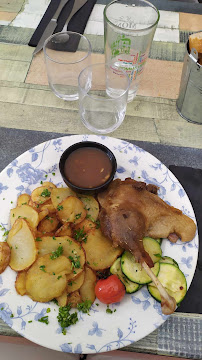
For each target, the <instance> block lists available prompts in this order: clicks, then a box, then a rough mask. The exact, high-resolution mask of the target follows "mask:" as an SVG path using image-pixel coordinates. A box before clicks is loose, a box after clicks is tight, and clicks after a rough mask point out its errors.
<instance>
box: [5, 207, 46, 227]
mask: <svg viewBox="0 0 202 360" xmlns="http://www.w3.org/2000/svg"><path fill="white" fill-rule="evenodd" d="M20 218H22V219H25V220H27V222H28V223H29V224H30V226H31V227H32V228H33V229H34V228H36V227H37V225H38V223H39V215H38V212H37V211H36V210H34V209H33V208H32V207H31V206H29V205H21V206H17V207H16V208H14V209H11V211H10V222H11V226H13V224H14V222H15V221H16V220H17V219H20Z"/></svg>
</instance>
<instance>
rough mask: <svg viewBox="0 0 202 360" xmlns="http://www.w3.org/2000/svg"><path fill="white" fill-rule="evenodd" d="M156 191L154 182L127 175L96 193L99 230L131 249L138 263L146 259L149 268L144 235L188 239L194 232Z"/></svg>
mask: <svg viewBox="0 0 202 360" xmlns="http://www.w3.org/2000/svg"><path fill="white" fill-rule="evenodd" d="M157 190H158V188H157V187H156V186H155V185H152V184H149V185H146V184H145V183H144V182H140V181H135V180H133V179H130V178H127V179H125V180H124V181H121V180H120V179H116V180H114V181H113V182H112V183H111V184H110V186H109V187H108V189H107V190H106V191H104V192H102V193H100V194H99V195H98V201H99V203H100V206H101V210H100V225H101V230H102V232H103V233H104V234H105V235H106V236H107V237H108V238H110V239H111V240H112V241H113V244H114V246H117V245H120V246H121V247H122V248H124V249H126V250H129V251H131V253H132V254H133V255H134V256H135V259H136V261H137V262H139V263H143V262H146V264H147V265H148V266H149V267H152V266H153V262H152V260H151V258H150V256H149V255H148V253H147V252H146V251H145V250H144V248H143V243H142V239H143V238H144V237H145V236H150V237H152V238H170V240H171V241H174V242H175V241H176V239H177V238H181V241H183V242H187V241H190V240H192V239H193V238H194V236H195V232H196V225H195V223H194V221H193V220H192V219H190V218H189V217H188V216H186V215H184V214H182V212H181V211H180V210H179V209H176V208H174V207H172V206H169V205H168V204H167V203H165V202H164V201H163V200H162V199H161V198H160V197H159V196H158V195H157Z"/></svg>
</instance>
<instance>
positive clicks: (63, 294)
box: [56, 288, 68, 306]
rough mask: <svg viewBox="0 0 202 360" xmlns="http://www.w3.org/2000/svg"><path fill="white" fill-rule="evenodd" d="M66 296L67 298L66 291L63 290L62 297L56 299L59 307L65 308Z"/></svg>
mask: <svg viewBox="0 0 202 360" xmlns="http://www.w3.org/2000/svg"><path fill="white" fill-rule="evenodd" d="M67 296H68V294H67V289H66V288H65V290H64V291H63V293H62V295H60V296H58V297H57V298H56V300H57V302H58V305H59V306H66V305H67Z"/></svg>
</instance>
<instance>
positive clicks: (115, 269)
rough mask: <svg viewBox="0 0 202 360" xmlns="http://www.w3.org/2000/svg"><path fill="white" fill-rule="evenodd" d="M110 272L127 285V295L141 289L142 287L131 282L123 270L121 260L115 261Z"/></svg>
mask: <svg viewBox="0 0 202 360" xmlns="http://www.w3.org/2000/svg"><path fill="white" fill-rule="evenodd" d="M110 272H111V273H112V274H114V275H117V276H118V278H119V279H120V280H121V282H122V283H123V284H124V285H125V288H126V293H128V294H132V293H134V292H136V291H137V290H139V289H140V288H141V285H139V284H137V283H135V282H132V281H130V280H129V279H128V278H127V277H126V276H125V275H124V274H123V273H122V270H121V258H120V257H119V258H118V259H116V260H115V262H114V263H113V265H112V266H111V267H110Z"/></svg>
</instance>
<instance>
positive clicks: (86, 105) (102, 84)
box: [78, 64, 130, 134]
mask: <svg viewBox="0 0 202 360" xmlns="http://www.w3.org/2000/svg"><path fill="white" fill-rule="evenodd" d="M78 84H79V85H78V86H79V112H80V116H81V120H82V122H83V124H84V125H85V126H86V127H87V128H88V129H89V130H91V131H92V132H95V133H98V134H107V133H110V132H112V131H114V130H115V129H117V128H118V127H119V126H120V125H121V123H122V121H123V119H124V117H125V113H126V106H127V98H128V89H129V85H130V80H129V78H128V76H127V74H126V73H125V71H123V70H122V69H120V68H118V67H116V66H114V65H113V66H111V65H110V64H93V65H90V66H88V67H87V68H85V69H84V70H82V72H81V74H80V75H79V78H78Z"/></svg>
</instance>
